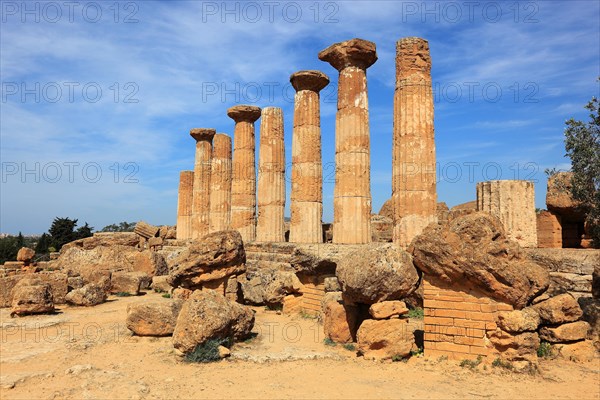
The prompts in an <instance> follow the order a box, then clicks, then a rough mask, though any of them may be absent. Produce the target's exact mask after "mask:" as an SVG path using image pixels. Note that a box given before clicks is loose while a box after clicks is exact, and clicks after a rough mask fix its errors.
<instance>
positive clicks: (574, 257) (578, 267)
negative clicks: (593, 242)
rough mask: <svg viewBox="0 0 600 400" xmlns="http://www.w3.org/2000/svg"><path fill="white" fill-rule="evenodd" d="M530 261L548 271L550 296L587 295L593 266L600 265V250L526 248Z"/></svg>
mask: <svg viewBox="0 0 600 400" xmlns="http://www.w3.org/2000/svg"><path fill="white" fill-rule="evenodd" d="M524 251H525V252H526V253H527V254H528V255H529V257H530V258H531V260H532V261H534V262H535V263H537V264H539V265H541V266H543V267H544V268H546V269H547V270H548V271H549V272H550V286H549V287H548V292H547V293H549V295H550V296H556V295H558V294H561V293H571V294H573V295H575V296H576V297H580V296H589V294H590V291H592V286H593V273H594V268H596V266H598V265H600V250H581V249H560V248H552V249H551V248H543V249H533V248H532V249H526V250H524Z"/></svg>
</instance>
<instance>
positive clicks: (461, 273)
mask: <svg viewBox="0 0 600 400" xmlns="http://www.w3.org/2000/svg"><path fill="white" fill-rule="evenodd" d="M410 250H412V254H413V257H414V263H415V265H416V266H417V267H418V268H419V269H420V270H421V271H423V272H424V273H425V274H427V275H431V276H433V277H436V278H438V279H440V280H442V281H443V282H445V283H447V284H452V283H453V282H461V281H466V282H468V283H470V284H472V285H474V286H475V287H477V288H478V289H479V290H481V291H482V292H483V293H484V294H486V295H488V296H490V297H491V298H494V299H496V300H499V301H502V302H505V303H508V304H511V305H513V306H514V307H515V308H523V307H525V306H526V305H528V304H529V303H530V302H531V301H532V300H533V299H534V298H535V297H536V296H538V295H539V294H541V293H543V292H544V291H545V290H546V289H547V288H548V285H549V283H550V280H549V275H548V271H547V270H545V269H544V268H543V267H541V266H539V265H537V264H536V263H534V262H532V261H530V260H529V258H528V257H527V256H526V255H525V254H524V253H523V252H522V251H521V248H520V246H519V244H518V243H517V242H515V241H512V240H509V239H508V238H507V236H506V234H505V232H504V227H503V226H502V223H501V222H500V220H499V219H497V218H496V217H494V216H492V215H490V214H487V213H484V212H475V213H471V214H468V215H463V216H460V217H457V218H454V219H449V220H448V221H447V222H445V223H441V224H439V225H436V224H431V225H429V226H428V227H427V228H426V229H425V230H424V231H423V233H422V234H421V235H419V236H417V237H416V238H415V239H414V241H413V242H412V244H411V249H410Z"/></svg>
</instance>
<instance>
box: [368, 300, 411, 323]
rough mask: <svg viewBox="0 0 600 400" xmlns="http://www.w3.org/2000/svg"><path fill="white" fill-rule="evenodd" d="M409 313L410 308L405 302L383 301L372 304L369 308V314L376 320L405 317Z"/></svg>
mask: <svg viewBox="0 0 600 400" xmlns="http://www.w3.org/2000/svg"><path fill="white" fill-rule="evenodd" d="M407 313H408V308H406V304H405V303H404V302H403V301H398V300H395V301H382V302H381V303H375V304H372V305H371V307H369V314H371V317H373V318H374V319H388V318H391V317H395V316H399V315H404V314H407Z"/></svg>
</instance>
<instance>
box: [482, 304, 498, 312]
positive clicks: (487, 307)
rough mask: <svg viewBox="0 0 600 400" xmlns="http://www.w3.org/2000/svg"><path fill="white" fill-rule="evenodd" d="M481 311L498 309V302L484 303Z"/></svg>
mask: <svg viewBox="0 0 600 400" xmlns="http://www.w3.org/2000/svg"><path fill="white" fill-rule="evenodd" d="M481 311H483V312H489V313H493V312H496V311H498V306H497V305H496V304H482V305H481Z"/></svg>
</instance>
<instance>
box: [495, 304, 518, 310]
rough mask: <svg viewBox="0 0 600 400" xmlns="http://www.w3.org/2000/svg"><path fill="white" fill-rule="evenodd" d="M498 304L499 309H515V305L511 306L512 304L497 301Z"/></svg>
mask: <svg viewBox="0 0 600 400" xmlns="http://www.w3.org/2000/svg"><path fill="white" fill-rule="evenodd" d="M496 306H497V307H498V311H513V310H514V308H513V306H511V305H510V304H505V303H496Z"/></svg>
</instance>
